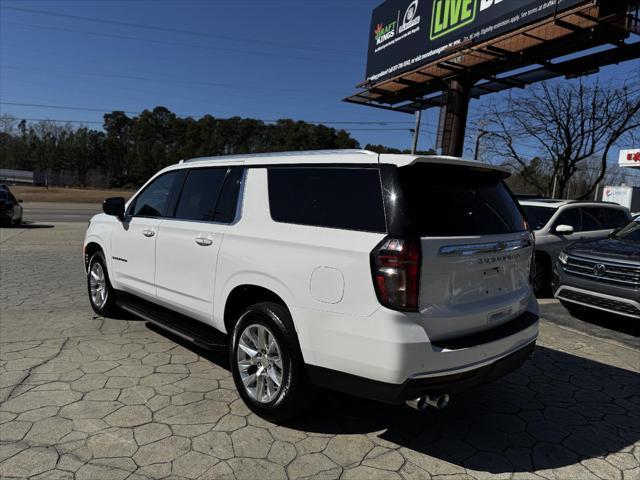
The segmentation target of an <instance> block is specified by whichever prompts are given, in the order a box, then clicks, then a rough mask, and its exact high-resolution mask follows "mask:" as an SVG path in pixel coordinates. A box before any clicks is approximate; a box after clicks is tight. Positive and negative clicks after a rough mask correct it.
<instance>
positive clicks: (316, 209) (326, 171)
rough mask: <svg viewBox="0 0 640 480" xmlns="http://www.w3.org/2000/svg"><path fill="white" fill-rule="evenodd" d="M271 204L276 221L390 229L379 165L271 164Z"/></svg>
mask: <svg viewBox="0 0 640 480" xmlns="http://www.w3.org/2000/svg"><path fill="white" fill-rule="evenodd" d="M269 206H270V209H271V218H273V220H275V221H276V222H284V223H295V224H299V225H313V226H317V227H329V228H341V229H345V230H361V231H366V232H380V233H384V232H386V223H385V215H384V207H383V203H382V187H381V185H380V172H379V170H378V169H377V168H346V167H345V168H332V167H326V168H323V167H320V168H313V167H299V168H270V169H269Z"/></svg>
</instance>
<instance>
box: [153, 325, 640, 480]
mask: <svg viewBox="0 0 640 480" xmlns="http://www.w3.org/2000/svg"><path fill="white" fill-rule="evenodd" d="M152 329H153V330H154V331H157V332H158V333H160V334H161V335H164V336H165V337H167V338H169V339H170V340H172V341H174V342H176V343H179V344H180V345H182V346H184V347H185V348H187V349H189V350H191V351H193V352H194V353H196V354H198V355H200V356H202V357H204V358H206V359H208V360H209V361H211V362H213V363H215V364H216V365H218V366H220V367H222V368H224V369H226V370H229V362H228V352H227V351H216V352H211V351H205V350H202V349H199V348H197V347H194V346H193V345H191V344H190V343H188V342H186V341H184V340H182V339H180V338H178V337H175V336H173V335H171V334H170V333H167V332H165V331H162V330H160V329H157V328H153V327H152ZM638 392H640V375H638V374H637V373H634V372H631V371H628V370H623V369H620V368H616V367H612V366H608V365H605V364H602V363H598V362H595V361H592V360H588V359H584V358H581V357H577V356H575V355H570V354H567V353H563V352H560V351H557V350H552V349H549V348H544V347H538V348H537V350H536V355H535V356H534V358H533V359H532V360H531V361H530V362H529V363H528V364H526V365H525V366H524V367H522V368H521V369H520V370H518V371H516V372H514V373H512V374H511V375H509V376H508V377H505V378H504V379H502V380H500V381H498V382H495V383H493V384H489V385H485V386H483V387H480V388H477V389H475V390H471V391H468V392H466V393H465V394H463V395H461V396H458V397H455V398H453V399H452V402H451V405H450V406H449V407H448V408H447V409H445V410H441V411H438V410H427V411H424V412H416V411H413V410H410V409H409V408H408V407H403V406H394V405H386V404H382V403H378V402H374V401H370V400H364V399H360V398H355V397H351V396H348V395H343V394H338V393H334V392H327V391H322V392H318V395H317V398H316V401H315V405H314V409H313V410H312V411H311V412H310V413H308V414H307V415H306V416H304V417H302V418H299V419H297V420H295V421H292V422H287V423H285V424H283V426H286V427H288V428H292V429H296V430H301V431H305V432H315V433H322V434H331V435H338V434H372V435H375V436H377V437H378V438H379V439H381V440H386V441H388V442H391V444H395V445H399V446H401V447H405V448H406V450H405V451H404V452H403V453H404V454H405V457H407V458H408V459H410V461H412V462H414V463H416V464H417V465H418V466H420V465H421V464H422V465H423V466H425V468H427V469H428V470H430V471H431V470H432V469H431V468H428V467H429V466H430V462H434V461H439V463H440V465H441V466H442V461H444V462H447V463H448V464H451V466H453V467H454V468H455V466H456V465H457V466H460V467H464V468H468V469H471V470H476V471H483V472H490V473H494V474H498V473H508V472H531V471H533V470H544V469H554V468H561V467H566V466H570V465H574V464H577V463H579V462H580V461H581V460H584V459H587V458H597V457H603V456H606V455H608V454H611V453H617V452H619V451H621V450H623V449H625V448H627V447H632V446H633V445H634V444H636V443H637V442H638V441H639V440H640V396H638ZM395 445H389V446H390V447H391V448H393V447H394V446H395ZM445 465H446V464H445ZM431 467H433V465H431Z"/></svg>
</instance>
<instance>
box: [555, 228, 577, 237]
mask: <svg viewBox="0 0 640 480" xmlns="http://www.w3.org/2000/svg"><path fill="white" fill-rule="evenodd" d="M574 232H575V230H574V228H573V227H572V226H571V225H558V226H557V227H556V228H555V233H557V234H558V235H564V236H567V235H573V234H574Z"/></svg>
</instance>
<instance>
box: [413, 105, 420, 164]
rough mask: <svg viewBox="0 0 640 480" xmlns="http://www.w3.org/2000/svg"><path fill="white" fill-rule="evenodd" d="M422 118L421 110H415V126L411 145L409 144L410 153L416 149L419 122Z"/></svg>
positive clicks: (414, 152)
mask: <svg viewBox="0 0 640 480" xmlns="http://www.w3.org/2000/svg"><path fill="white" fill-rule="evenodd" d="M421 120H422V110H416V127H415V128H414V129H413V145H411V155H415V154H416V152H417V151H418V135H420V123H421Z"/></svg>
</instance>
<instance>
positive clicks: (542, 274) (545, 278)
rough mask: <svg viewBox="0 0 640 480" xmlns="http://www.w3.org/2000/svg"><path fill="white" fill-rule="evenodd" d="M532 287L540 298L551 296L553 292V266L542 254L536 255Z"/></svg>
mask: <svg viewBox="0 0 640 480" xmlns="http://www.w3.org/2000/svg"><path fill="white" fill-rule="evenodd" d="M532 286H533V293H535V295H536V297H538V298H541V297H546V296H549V294H550V292H551V265H549V262H548V261H547V259H546V258H544V257H543V256H542V255H540V254H536V258H535V260H534V262H533V279H532Z"/></svg>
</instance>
